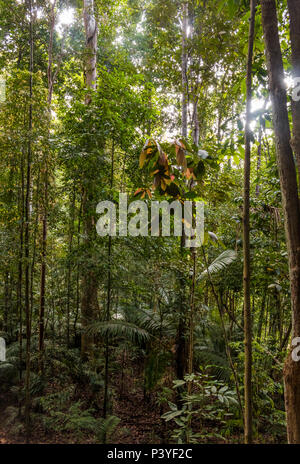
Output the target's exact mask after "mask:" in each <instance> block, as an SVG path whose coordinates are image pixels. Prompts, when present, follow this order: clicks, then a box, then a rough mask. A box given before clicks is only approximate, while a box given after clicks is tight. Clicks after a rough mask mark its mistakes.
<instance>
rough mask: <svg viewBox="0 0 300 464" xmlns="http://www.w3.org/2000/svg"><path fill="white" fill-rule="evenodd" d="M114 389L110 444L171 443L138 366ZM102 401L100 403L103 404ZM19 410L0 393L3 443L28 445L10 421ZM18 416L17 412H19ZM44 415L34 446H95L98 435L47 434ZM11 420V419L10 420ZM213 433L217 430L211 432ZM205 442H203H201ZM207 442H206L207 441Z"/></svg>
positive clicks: (37, 421)
mask: <svg viewBox="0 0 300 464" xmlns="http://www.w3.org/2000/svg"><path fill="white" fill-rule="evenodd" d="M111 383H112V385H111V386H112V387H113V390H114V392H115V393H114V400H113V403H114V408H113V414H114V415H115V416H117V417H118V418H119V419H120V423H119V425H118V426H117V427H116V429H115V431H114V432H113V435H112V437H111V439H110V440H109V443H113V444H146V443H148V444H163V443H170V442H169V441H168V440H167V439H165V438H167V436H168V435H169V436H170V433H169V432H170V430H171V428H172V425H171V424H170V423H168V424H166V423H165V421H164V420H162V419H161V417H160V416H161V414H162V410H160V407H159V405H158V403H157V402H156V396H155V394H154V395H151V399H150V398H149V399H148V398H147V397H146V398H145V397H144V389H143V377H142V375H141V373H140V369H139V368H138V367H137V366H135V367H132V366H130V369H129V371H127V374H126V376H125V378H124V382H123V381H122V382H121V381H120V376H119V374H118V373H117V374H116V375H115V376H113V378H112V379H111ZM47 391H48V392H51V393H53V392H57V391H59V387H58V386H57V384H56V383H55V380H52V382H51V383H49V384H48V385H47ZM78 394H79V395H80V399H82V400H83V401H84V402H85V404H89V401H90V400H89V396H88V394H86V391H85V389H84V388H83V389H82V388H80V389H79V393H78ZM101 403H102V400H101V401H100V404H101ZM10 409H11V410H14V411H17V405H16V399H15V397H14V396H13V394H12V393H11V392H6V393H0V417H1V418H3V420H1V421H0V444H23V443H26V440H25V434H24V427H23V426H22V425H21V423H20V422H19V421H18V420H16V419H12V420H11V419H10V418H9V410H10ZM15 416H16V413H15ZM41 416H42V415H41V414H38V415H37V414H33V420H32V433H31V439H30V443H33V444H75V443H84V444H93V443H95V436H94V435H93V434H89V433H85V434H84V435H83V436H82V437H80V438H79V437H78V436H76V435H75V434H74V433H72V432H65V431H64V432H61V431H46V430H45V427H44V426H43V424H42V421H41ZM97 416H99V417H101V410H100V408H99V411H98V412H97ZM7 419H8V420H7ZM210 428H211V425H208V427H206V432H205V433H209V432H210ZM211 431H213V429H212V430H211ZM201 441H202V440H201ZM255 441H256V443H274V437H271V436H267V435H260V437H259V439H258V440H255ZM204 442H205V441H204ZM207 442H208V443H220V444H222V443H242V442H243V438H242V434H239V433H237V434H234V436H230V437H228V438H227V439H226V441H225V440H222V439H218V438H217V437H215V438H212V437H210V438H209V439H208V441H207Z"/></svg>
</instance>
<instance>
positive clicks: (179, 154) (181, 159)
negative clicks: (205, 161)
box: [175, 140, 187, 170]
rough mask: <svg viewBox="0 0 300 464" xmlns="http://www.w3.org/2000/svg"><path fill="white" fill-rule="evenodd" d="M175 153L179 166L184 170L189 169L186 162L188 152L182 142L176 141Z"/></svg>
mask: <svg viewBox="0 0 300 464" xmlns="http://www.w3.org/2000/svg"><path fill="white" fill-rule="evenodd" d="M175 152H176V161H177V164H178V166H182V167H183V168H184V170H186V168H187V160H186V151H185V145H184V144H183V142H182V141H181V140H176V141H175Z"/></svg>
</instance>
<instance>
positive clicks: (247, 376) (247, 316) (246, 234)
mask: <svg viewBox="0 0 300 464" xmlns="http://www.w3.org/2000/svg"><path fill="white" fill-rule="evenodd" d="M255 8H256V0H251V17H250V24H249V39H248V60H247V77H246V89H247V103H246V125H245V162H244V208H243V257H244V270H243V287H244V343H245V373H244V392H245V408H244V422H245V423H244V440H245V443H247V444H249V443H252V327H251V301H250V168H251V129H250V120H251V99H252V60H253V43H254V32H255V30H254V29H255Z"/></svg>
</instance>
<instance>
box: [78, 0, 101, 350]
mask: <svg viewBox="0 0 300 464" xmlns="http://www.w3.org/2000/svg"><path fill="white" fill-rule="evenodd" d="M84 26H85V39H86V52H85V74H86V86H87V89H90V90H94V89H95V88H96V79H97V69H96V65H97V24H96V19H95V6H94V0H84ZM91 98H92V97H91V94H90V93H87V95H86V98H85V103H86V105H89V104H90V103H91ZM92 206H93V195H92V193H91V192H90V189H89V188H88V187H86V188H85V190H84V193H83V203H82V217H83V228H84V234H85V247H86V252H87V259H88V261H92V258H93V257H92V256H91V253H92V247H91V241H92V239H93V236H94V225H93V217H92V215H91V211H90V209H91V208H92ZM97 290H98V284H97V276H96V273H95V272H94V269H93V266H92V264H91V263H90V262H89V266H88V269H86V270H85V272H84V275H83V279H82V300H81V319H82V329H83V331H82V336H81V354H82V357H83V359H87V358H88V357H89V356H90V355H91V351H92V346H93V343H94V337H93V336H92V335H91V334H90V333H89V332H88V331H86V330H85V329H86V328H87V326H88V325H89V324H90V323H91V322H92V321H93V319H94V316H95V313H96V311H97V309H98V300H97Z"/></svg>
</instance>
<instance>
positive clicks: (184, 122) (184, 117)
mask: <svg viewBox="0 0 300 464" xmlns="http://www.w3.org/2000/svg"><path fill="white" fill-rule="evenodd" d="M187 29H188V4H187V2H186V1H184V3H183V5H182V50H181V79H182V108H181V134H182V137H184V138H186V137H187V126H188V80H187V70H188V69H187V67H188V55H187V43H186V42H187Z"/></svg>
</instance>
